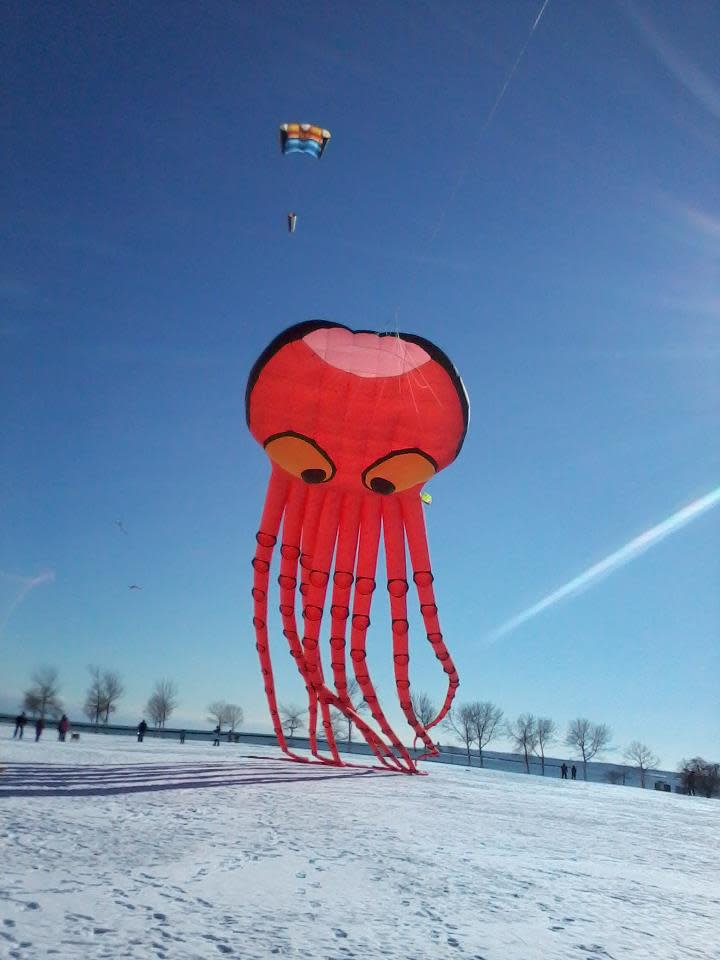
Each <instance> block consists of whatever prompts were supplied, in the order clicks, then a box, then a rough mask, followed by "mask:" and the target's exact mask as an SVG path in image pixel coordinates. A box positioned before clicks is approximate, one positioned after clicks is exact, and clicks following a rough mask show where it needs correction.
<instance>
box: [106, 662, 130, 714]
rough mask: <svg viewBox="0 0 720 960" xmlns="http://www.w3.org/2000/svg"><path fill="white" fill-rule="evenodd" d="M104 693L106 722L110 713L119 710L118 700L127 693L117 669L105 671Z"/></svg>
mask: <svg viewBox="0 0 720 960" xmlns="http://www.w3.org/2000/svg"><path fill="white" fill-rule="evenodd" d="M102 682H103V693H104V694H105V723H107V722H108V721H109V719H110V714H111V713H115V711H116V710H117V706H116V704H117V702H118V700H119V699H120V697H121V696H122V695H123V693H125V686H124V684H123V682H122V680H121V678H120V674H119V673H118V672H117V670H106V671H105V673H103V680H102Z"/></svg>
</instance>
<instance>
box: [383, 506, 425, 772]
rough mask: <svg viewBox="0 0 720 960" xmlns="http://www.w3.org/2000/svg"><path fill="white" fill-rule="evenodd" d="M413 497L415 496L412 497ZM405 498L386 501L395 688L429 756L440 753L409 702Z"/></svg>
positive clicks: (385, 512) (417, 736)
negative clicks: (403, 508) (403, 501)
mask: <svg viewBox="0 0 720 960" xmlns="http://www.w3.org/2000/svg"><path fill="white" fill-rule="evenodd" d="M411 496H412V494H411ZM402 499H404V498H403V497H388V498H387V499H385V500H383V534H384V537H385V555H386V557H387V575H388V581H387V589H388V594H389V596H390V615H391V619H392V634H393V664H394V669H395V686H396V687H397V692H398V700H399V701H400V708H401V709H402V711H403V713H404V714H405V717H406V719H407V722H408V723H409V724H410V726H411V727H412V729H413V730H414V731H415V736H416V738H418V739H420V740H422V742H423V743H424V744H425V746H426V747H427V749H428V751H429V752H430V754H432V755H434V754H436V753H437V747H436V746H435V744H434V743H433V742H432V740H431V739H430V737H429V736H428V733H427V731H426V729H425V727H423V725H422V724H421V723H420V721H419V720H418V718H417V717H416V716H415V711H414V710H413V706H412V700H411V699H410V677H409V671H408V666H409V663H410V651H409V630H410V625H409V623H408V619H407V592H408V582H407V568H406V564H405V532H404V528H403V518H402V509H401V505H400V501H401V500H402Z"/></svg>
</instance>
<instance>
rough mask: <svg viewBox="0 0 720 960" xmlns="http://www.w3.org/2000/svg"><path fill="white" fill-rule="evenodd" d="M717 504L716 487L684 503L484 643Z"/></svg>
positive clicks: (718, 490) (719, 498)
mask: <svg viewBox="0 0 720 960" xmlns="http://www.w3.org/2000/svg"><path fill="white" fill-rule="evenodd" d="M719 503H720V487H716V488H715V489H714V490H711V491H710V493H707V494H705V496H704V497H699V498H698V499H697V500H694V501H693V502H692V503H690V504H688V506H687V507H683V508H682V510H678V511H677V512H676V513H673V514H672V516H670V517H668V518H667V520H663V521H662V523H658V524H657V525H656V526H654V527H650V529H649V530H646V531H645V532H644V533H641V534H640V535H639V536H637V537H635V538H634V539H633V540H631V541H630V542H629V543H626V544H625V546H624V547H620V549H619V550H616V551H615V552H614V553H611V554H610V555H609V556H607V557H605V559H604V560H601V561H600V562H599V563H595V564H593V566H592V567H589V568H588V569H587V570H585V571H584V572H583V573H581V574H579V575H578V576H577V577H574V578H573V579H572V580H569V581H568V582H567V583H566V584H564V585H563V586H562V587H559V588H558V589H557V590H554V591H553V592H552V593H550V594H548V596H547V597H544V598H543V599H542V600H540V601H538V603H535V604H533V606H532V607H528V608H527V610H523V611H522V613H518V614H517V615H516V616H514V617H512V618H511V619H510V620H506V621H505V623H502V624H501V625H500V626H499V627H496V628H495V629H494V630H492V631H491V632H490V633H488V634H487V635H486V636H485V638H484V642H485V643H487V644H490V643H494V642H495V641H496V640H499V639H500V638H501V637H504V636H506V634H508V633H511V632H512V631H513V630H516V629H517V628H518V627H519V626H521V625H522V624H523V623H527V622H528V620H532V619H533V617H536V616H537V615H538V614H539V613H542V612H543V611H544V610H547V609H548V608H549V607H553V606H555V604H556V603H559V602H560V601H561V600H566V599H567V598H568V597H571V596H575V595H576V594H578V593H581V592H582V591H583V590H587V589H588V587H590V586H592V584H594V583H596V582H597V581H598V580H600V579H601V578H602V577H605V576H608V575H609V574H611V573H614V572H615V571H616V570H619V569H620V567H624V566H625V564H626V563H630V561H631V560H634V559H635V557H639V556H640V554H641V553H645V551H646V550H649V549H650V548H651V547H654V546H655V544H656V543H660V541H661V540H664V539H665V537H669V536H670V535H671V534H673V533H675V532H676V531H677V530H681V529H682V528H683V527H684V526H686V525H687V524H688V523H690V522H691V521H692V520H695V519H696V518H697V517H699V516H701V515H702V514H703V513H706V512H707V511H708V510H711V509H712V508H713V507H716V506H717V505H718V504H719Z"/></svg>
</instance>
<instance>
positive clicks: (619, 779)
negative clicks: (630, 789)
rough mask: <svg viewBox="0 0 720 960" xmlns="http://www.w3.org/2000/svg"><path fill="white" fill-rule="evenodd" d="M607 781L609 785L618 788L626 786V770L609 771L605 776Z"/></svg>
mask: <svg viewBox="0 0 720 960" xmlns="http://www.w3.org/2000/svg"><path fill="white" fill-rule="evenodd" d="M605 779H606V780H607V782H608V783H612V784H614V785H615V786H616V787H617V786H620V785H621V784H622V785H623V786H625V768H624V767H623V769H622V770H608V772H607V773H606V774H605Z"/></svg>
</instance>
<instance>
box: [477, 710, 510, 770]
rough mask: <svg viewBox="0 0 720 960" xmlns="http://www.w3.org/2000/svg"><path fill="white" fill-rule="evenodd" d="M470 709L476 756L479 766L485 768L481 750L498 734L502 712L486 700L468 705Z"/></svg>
mask: <svg viewBox="0 0 720 960" xmlns="http://www.w3.org/2000/svg"><path fill="white" fill-rule="evenodd" d="M469 706H470V707H471V708H472V715H473V720H472V722H473V728H474V730H475V742H476V743H477V748H478V755H479V757H480V766H481V767H484V766H485V757H484V754H483V750H484V749H485V747H486V746H487V745H488V744H489V743H490V742H491V741H492V740H494V739H495V737H496V736H497V735H498V734H499V732H500V730H499V727H500V724H501V722H502V718H503V711H502V710H501V709H500V707H496V706H495V704H494V703H489V702H488V701H487V700H481V701H475V703H471V704H469Z"/></svg>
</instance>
